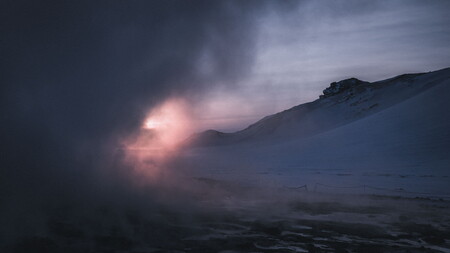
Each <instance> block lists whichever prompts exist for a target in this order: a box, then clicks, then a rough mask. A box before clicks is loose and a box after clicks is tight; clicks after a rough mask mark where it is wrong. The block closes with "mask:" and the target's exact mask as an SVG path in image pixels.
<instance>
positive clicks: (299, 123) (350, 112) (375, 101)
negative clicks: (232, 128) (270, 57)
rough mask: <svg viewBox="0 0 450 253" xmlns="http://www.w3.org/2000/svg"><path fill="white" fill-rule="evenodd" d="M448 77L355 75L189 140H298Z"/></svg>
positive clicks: (207, 142)
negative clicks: (243, 124) (228, 129)
mask: <svg viewBox="0 0 450 253" xmlns="http://www.w3.org/2000/svg"><path fill="white" fill-rule="evenodd" d="M448 78H450V70H449V69H443V70H440V71H436V72H430V73H426V74H425V73H421V74H405V75H400V76H397V77H394V78H391V79H387V80H383V81H378V82H373V83H370V82H364V81H360V80H358V79H356V78H350V79H346V80H342V81H340V82H334V83H331V84H330V87H328V88H326V89H325V90H324V91H323V93H324V94H323V95H321V96H320V99H317V100H315V101H313V102H310V103H305V104H301V105H298V106H295V107H293V108H290V109H288V110H285V111H282V112H280V113H277V114H273V115H270V116H267V117H265V118H263V119H261V120H260V121H258V122H256V123H254V124H252V125H250V126H249V127H247V128H246V129H244V130H241V131H238V132H235V133H222V132H219V131H215V130H208V131H205V132H203V133H200V134H196V135H194V136H192V137H191V138H190V139H189V142H190V143H191V144H192V145H195V146H214V145H225V144H233V143H239V142H248V141H264V140H268V139H270V141H277V140H283V139H286V138H289V139H292V138H295V139H298V138H301V137H308V136H312V135H315V134H318V133H322V132H325V131H328V130H330V129H333V128H336V127H338V126H342V125H346V124H349V123H351V122H354V121H356V120H360V119H362V118H365V117H367V116H370V115H372V114H374V113H377V112H380V111H383V110H386V109H388V108H390V107H392V106H394V105H397V104H399V103H402V102H404V101H406V100H407V99H409V98H411V97H414V96H416V95H419V94H421V93H422V92H424V91H426V90H428V89H430V88H432V87H434V86H435V85H437V84H439V83H441V81H445V80H447V79H448Z"/></svg>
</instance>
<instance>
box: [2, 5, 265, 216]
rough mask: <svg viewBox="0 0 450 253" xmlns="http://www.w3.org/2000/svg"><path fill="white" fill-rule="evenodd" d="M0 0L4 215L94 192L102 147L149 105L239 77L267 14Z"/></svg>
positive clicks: (244, 9)
mask: <svg viewBox="0 0 450 253" xmlns="http://www.w3.org/2000/svg"><path fill="white" fill-rule="evenodd" d="M0 5H1V6H0V19H1V21H0V23H1V26H0V29H1V34H2V35H1V37H2V38H1V42H0V43H1V47H0V50H1V51H0V54H1V60H0V67H1V68H0V69H1V70H0V71H1V73H0V78H1V80H0V82H1V103H2V106H1V125H2V131H1V135H2V143H1V154H2V155H1V156H2V157H1V160H2V162H1V172H0V178H1V179H0V180H1V182H0V183H1V184H0V185H1V189H0V192H1V195H0V197H1V199H2V201H1V202H2V205H4V206H8V208H3V211H4V212H8V211H9V212H15V211H16V210H17V208H18V206H22V207H23V208H22V209H27V208H28V209H29V208H33V207H35V205H34V203H40V202H41V201H43V200H42V199H50V200H49V201H50V202H54V201H55V198H57V199H64V198H67V196H72V197H74V196H80V198H83V197H81V196H82V195H83V194H86V195H89V194H92V192H86V190H85V189H87V188H89V187H91V188H92V187H93V188H95V187H96V186H97V185H98V182H94V183H90V182H89V181H90V178H92V175H93V173H92V169H93V168H94V167H96V166H98V164H99V162H101V160H102V159H103V158H102V156H103V155H105V147H106V149H107V151H106V153H108V152H109V151H111V150H114V149H116V148H117V144H118V143H117V142H116V140H117V138H120V137H121V136H123V135H125V134H128V133H130V132H132V131H133V130H134V129H135V128H136V127H138V125H139V124H140V122H141V121H142V118H143V116H144V114H145V113H146V112H147V111H148V110H149V108H151V106H152V105H155V104H157V103H158V102H160V101H162V100H163V99H165V98H167V97H168V96H170V95H173V94H177V95H183V94H189V96H198V95H199V94H201V93H202V92H203V90H207V89H209V88H211V86H214V85H215V83H233V82H234V80H237V79H238V78H239V77H240V76H242V75H244V74H245V73H246V72H247V71H248V68H249V66H250V65H251V62H252V54H253V52H252V49H251V48H252V43H253V38H254V37H255V36H254V35H255V32H256V29H257V26H256V25H255V22H256V20H257V19H255V17H256V15H257V14H258V12H260V11H262V10H263V9H264V8H266V7H267V5H266V3H265V2H256V1H255V2H253V1H246V2H237V1H9V0H6V1H2V3H1V4H0ZM205 69H207V71H205ZM211 80H215V81H216V82H211ZM92 181H95V180H94V179H92ZM88 185H90V186H89V187H88ZM92 185H94V186H92ZM25 213H26V215H29V214H30V213H32V212H31V211H28V212H25ZM26 215H25V216H26ZM22 218H23V217H22ZM30 219H31V218H30Z"/></svg>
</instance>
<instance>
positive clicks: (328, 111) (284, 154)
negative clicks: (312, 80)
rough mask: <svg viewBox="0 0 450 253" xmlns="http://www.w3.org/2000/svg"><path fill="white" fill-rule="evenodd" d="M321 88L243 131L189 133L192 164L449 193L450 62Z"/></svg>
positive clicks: (283, 178)
mask: <svg viewBox="0 0 450 253" xmlns="http://www.w3.org/2000/svg"><path fill="white" fill-rule="evenodd" d="M323 93H324V94H323V95H322V96H321V97H320V98H319V99H317V100H315V101H313V102H310V103H306V104H301V105H298V106H295V107H293V108H291V109H289V110H286V111H283V112H280V113H277V114H274V115H270V116H267V117H265V118H263V119H261V120H260V121H258V122H256V123H255V124H253V125H251V126H249V127H247V128H246V129H244V130H242V131H238V132H235V133H221V132H217V131H213V130H210V131H206V132H204V133H201V134H198V135H196V136H193V137H191V138H190V140H189V141H190V143H191V145H192V146H194V147H195V148H191V149H189V150H190V151H188V152H186V154H189V155H188V157H189V159H187V160H186V162H187V164H191V165H192V166H191V167H192V168H195V169H194V170H195V171H197V172H199V173H200V174H204V173H205V171H207V172H208V173H210V176H212V177H218V175H219V174H220V177H223V176H224V175H225V174H226V175H228V176H231V177H232V176H236V177H238V178H247V179H249V178H254V177H253V175H258V179H257V180H262V178H264V180H270V181H274V180H275V181H277V183H280V182H281V184H283V185H291V186H295V185H302V184H313V183H331V184H338V185H355V184H356V185H359V184H362V183H364V184H372V185H376V186H380V185H382V186H384V187H388V188H390V189H394V188H395V189H397V188H402V189H409V190H410V191H414V190H415V191H417V190H421V191H422V192H439V193H446V194H450V187H448V185H449V183H450V155H449V154H450V68H447V69H442V70H439V71H434V72H429V73H421V74H405V75H400V76H397V77H394V78H391V79H387V80H383V81H378V82H373V83H369V82H363V81H360V80H358V79H355V78H352V79H347V80H343V81H340V82H337V83H332V84H331V85H330V87H328V88H327V89H325V90H324V92H323ZM246 172H248V173H250V174H249V175H247V176H242V175H243V173H246ZM255 173H256V174H255ZM449 196H450V195H449Z"/></svg>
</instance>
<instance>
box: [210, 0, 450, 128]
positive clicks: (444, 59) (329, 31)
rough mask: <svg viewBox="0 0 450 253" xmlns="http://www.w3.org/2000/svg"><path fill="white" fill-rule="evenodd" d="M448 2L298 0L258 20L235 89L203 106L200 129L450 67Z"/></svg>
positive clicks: (240, 124) (237, 123)
mask: <svg viewBox="0 0 450 253" xmlns="http://www.w3.org/2000/svg"><path fill="white" fill-rule="evenodd" d="M449 10H450V3H449V2H448V1H303V2H300V3H299V4H298V6H296V8H293V9H290V10H289V11H287V12H283V13H280V12H275V11H272V12H271V11H269V12H268V13H265V14H264V16H262V17H259V20H258V26H259V27H258V29H259V31H258V35H257V39H256V42H255V44H254V45H253V47H254V48H255V49H254V50H255V55H254V57H255V59H254V62H253V65H252V66H251V72H250V74H249V75H248V76H246V77H245V78H243V79H241V80H239V85H238V87H239V88H238V89H232V90H230V89H219V90H215V91H214V92H213V93H212V94H211V96H210V97H206V98H205V99H206V100H207V101H208V102H207V104H208V105H209V106H210V108H209V110H206V112H205V111H202V113H203V117H204V118H207V119H209V120H205V125H208V126H211V127H210V128H218V129H223V130H225V131H227V130H229V131H233V130H238V129H242V128H244V127H245V126H247V125H249V124H251V123H253V122H255V121H257V120H258V119H260V118H262V117H264V116H266V115H268V114H272V113H276V112H279V111H282V110H285V109H288V108H290V107H292V106H295V105H298V104H301V103H306V102H310V101H313V100H315V99H317V98H318V96H319V95H320V94H322V90H323V89H325V88H326V87H327V86H328V85H329V84H330V83H331V82H334V81H339V80H342V79H345V78H350V77H356V78H359V79H362V80H366V81H378V80H382V79H386V78H390V77H393V76H396V75H400V74H404V73H416V72H427V71H433V70H438V69H441V68H446V67H449V66H450V43H449V42H450V16H449V15H448V11H449Z"/></svg>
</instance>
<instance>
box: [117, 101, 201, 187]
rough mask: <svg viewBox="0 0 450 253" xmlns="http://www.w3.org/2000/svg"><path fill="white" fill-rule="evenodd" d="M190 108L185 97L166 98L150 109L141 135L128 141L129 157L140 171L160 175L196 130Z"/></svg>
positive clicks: (138, 134) (140, 172)
mask: <svg viewBox="0 0 450 253" xmlns="http://www.w3.org/2000/svg"><path fill="white" fill-rule="evenodd" d="M189 108H190V107H189V106H188V104H187V103H186V102H184V101H183V100H182V99H169V100H167V101H165V102H163V103H162V104H161V105H159V106H157V107H155V108H153V109H152V110H151V111H150V112H149V113H148V115H147V117H146V118H145V120H144V121H143V123H142V127H141V129H139V131H138V133H137V135H135V136H134V137H133V138H129V139H127V140H126V141H125V142H124V144H125V146H126V154H127V156H126V158H127V160H128V161H129V162H131V163H132V164H133V165H134V168H135V170H136V171H137V172H139V175H141V174H144V175H146V176H149V177H150V178H155V177H157V175H158V174H160V173H161V172H162V171H161V168H162V167H163V164H164V163H165V162H167V161H168V160H169V159H170V158H171V157H172V156H173V155H174V154H175V153H176V151H177V149H178V147H179V145H180V144H181V143H182V141H184V140H185V139H186V138H187V137H188V136H189V135H190V134H191V133H192V130H193V124H192V121H191V117H190V113H189V110H188V109H189Z"/></svg>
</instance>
